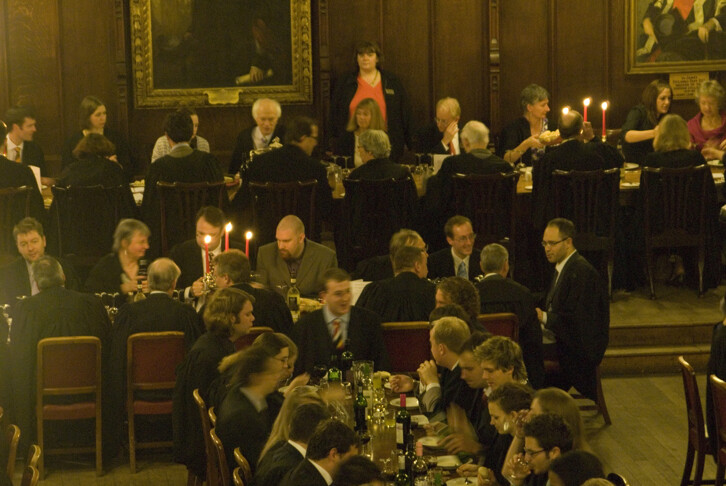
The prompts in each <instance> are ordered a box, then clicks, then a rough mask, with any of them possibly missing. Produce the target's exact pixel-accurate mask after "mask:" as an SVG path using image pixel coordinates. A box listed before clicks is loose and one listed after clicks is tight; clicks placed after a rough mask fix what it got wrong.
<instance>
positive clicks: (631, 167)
mask: <svg viewBox="0 0 726 486" xmlns="http://www.w3.org/2000/svg"><path fill="white" fill-rule="evenodd" d="M638 167H640V166H639V165H638V164H636V163H634V162H625V170H635V169H637V168H638Z"/></svg>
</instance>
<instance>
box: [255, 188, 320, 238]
mask: <svg viewBox="0 0 726 486" xmlns="http://www.w3.org/2000/svg"><path fill="white" fill-rule="evenodd" d="M317 187H318V181H316V180H309V181H291V182H250V184H249V188H250V195H251V198H252V222H253V226H254V227H255V228H256V231H257V233H256V234H255V239H256V241H257V243H258V244H260V245H264V244H265V243H269V242H271V241H274V240H275V230H276V228H277V223H279V222H280V220H281V219H282V218H283V217H284V216H287V215H288V214H294V215H295V216H297V217H298V218H300V219H301V220H302V222H303V224H304V225H305V231H306V234H307V236H308V237H310V239H312V240H317V239H318V234H317V232H318V230H319V228H316V219H315V217H316V213H315V193H316V190H317Z"/></svg>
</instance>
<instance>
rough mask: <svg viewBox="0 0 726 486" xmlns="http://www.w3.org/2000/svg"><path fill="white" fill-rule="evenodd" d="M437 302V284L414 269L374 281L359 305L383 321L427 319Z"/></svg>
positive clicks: (366, 289)
mask: <svg viewBox="0 0 726 486" xmlns="http://www.w3.org/2000/svg"><path fill="white" fill-rule="evenodd" d="M435 304H436V286H435V285H434V284H432V283H431V282H429V281H428V280H426V279H422V278H419V277H418V276H417V275H416V274H415V273H413V272H401V273H400V274H398V275H397V276H395V277H393V278H390V279H386V280H379V281H378V282H371V283H370V284H368V285H367V286H366V287H365V288H364V289H363V292H361V295H360V297H359V298H358V302H357V303H356V305H357V306H359V307H363V308H365V309H368V310H370V311H373V312H375V313H376V314H378V315H379V316H380V317H381V321H382V322H402V321H428V319H429V314H430V313H431V311H432V310H434V306H435Z"/></svg>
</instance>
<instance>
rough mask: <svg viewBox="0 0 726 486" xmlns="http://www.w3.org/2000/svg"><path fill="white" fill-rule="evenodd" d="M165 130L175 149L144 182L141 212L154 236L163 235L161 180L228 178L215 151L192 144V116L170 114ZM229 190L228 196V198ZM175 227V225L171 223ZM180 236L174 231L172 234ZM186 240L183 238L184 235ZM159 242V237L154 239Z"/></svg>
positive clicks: (186, 180) (151, 166)
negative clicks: (160, 201) (198, 147)
mask: <svg viewBox="0 0 726 486" xmlns="http://www.w3.org/2000/svg"><path fill="white" fill-rule="evenodd" d="M164 133H165V135H166V137H167V139H168V141H169V145H170V146H171V152H169V154H168V155H165V156H164V157H161V158H160V159H158V160H157V161H156V162H154V163H153V164H151V165H150V166H149V172H148V173H147V174H146V182H145V185H144V199H143V201H142V202H141V214H142V216H143V219H144V221H145V222H146V224H148V225H149V227H150V228H151V232H152V234H154V235H159V234H160V229H161V220H160V214H159V193H158V190H157V188H156V183H157V182H170V183H171V182H186V183H190V182H204V181H207V182H220V181H223V180H224V176H223V175H222V169H221V168H220V165H219V162H218V161H217V159H215V158H214V156H212V155H211V154H208V153H206V152H202V151H200V150H194V149H192V148H191V147H190V146H189V140H191V138H192V136H193V134H194V124H193V122H192V118H191V116H189V115H188V114H184V113H179V112H174V113H170V114H169V115H167V117H166V120H165V122H164ZM226 197H227V196H226V193H225V198H226ZM170 226H171V227H173V225H170ZM169 238H170V239H171V241H172V242H173V241H179V239H176V236H175V234H174V231H171V235H170V236H169ZM180 239H181V240H182V241H183V238H180ZM155 241H156V242H158V241H159V238H155V239H153V240H152V242H155ZM153 247H154V248H153V249H154V250H155V253H156V254H158V253H159V252H160V246H159V244H158V243H155V244H154V245H153Z"/></svg>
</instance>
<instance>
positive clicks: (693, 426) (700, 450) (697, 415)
mask: <svg viewBox="0 0 726 486" xmlns="http://www.w3.org/2000/svg"><path fill="white" fill-rule="evenodd" d="M678 364H679V365H680V367H681V376H682V377H683V391H684V394H685V397H686V417H687V419H688V450H687V452H686V464H685V466H684V468H683V476H682V477H681V486H687V485H689V484H693V485H695V486H698V485H699V484H701V483H702V482H703V465H704V462H705V459H706V455H710V454H711V443H710V442H709V440H708V437H706V426H705V423H704V420H703V408H701V395H700V394H699V393H698V382H697V381H696V372H695V371H693V367H691V365H690V364H688V362H687V361H686V360H685V359H684V358H683V356H679V357H678ZM694 456H695V457H696V474H695V476H693V481H691V470H692V469H693V459H694Z"/></svg>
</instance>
